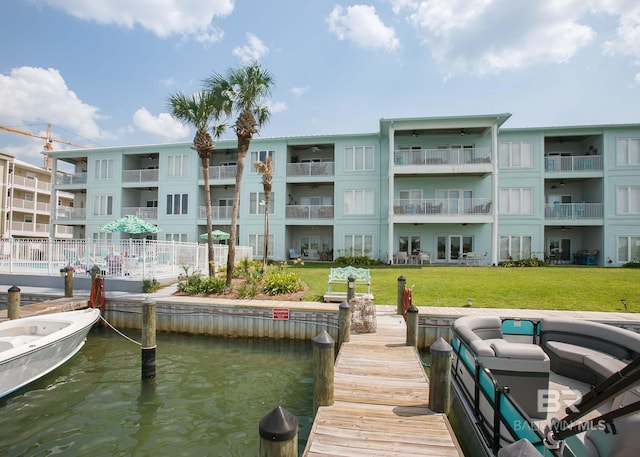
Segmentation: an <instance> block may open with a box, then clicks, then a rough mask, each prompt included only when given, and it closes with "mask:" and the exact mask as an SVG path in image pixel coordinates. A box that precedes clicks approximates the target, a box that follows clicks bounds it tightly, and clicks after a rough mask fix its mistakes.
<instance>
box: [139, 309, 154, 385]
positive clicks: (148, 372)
mask: <svg viewBox="0 0 640 457" xmlns="http://www.w3.org/2000/svg"><path fill="white" fill-rule="evenodd" d="M155 377H156V302H155V300H153V299H152V298H149V297H147V298H145V299H144V300H143V301H142V379H149V378H155Z"/></svg>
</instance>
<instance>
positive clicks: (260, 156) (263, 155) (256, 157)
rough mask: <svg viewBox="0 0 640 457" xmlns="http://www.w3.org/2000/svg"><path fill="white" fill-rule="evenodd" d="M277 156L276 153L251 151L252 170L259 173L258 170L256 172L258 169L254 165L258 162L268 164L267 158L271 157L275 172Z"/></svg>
mask: <svg viewBox="0 0 640 457" xmlns="http://www.w3.org/2000/svg"><path fill="white" fill-rule="evenodd" d="M275 155H276V151H251V170H252V171H253V172H254V173H257V172H258V170H256V167H255V165H254V164H255V163H256V162H262V163H266V161H267V157H271V166H272V167H273V168H274V170H275V166H276V165H275V163H276V161H275Z"/></svg>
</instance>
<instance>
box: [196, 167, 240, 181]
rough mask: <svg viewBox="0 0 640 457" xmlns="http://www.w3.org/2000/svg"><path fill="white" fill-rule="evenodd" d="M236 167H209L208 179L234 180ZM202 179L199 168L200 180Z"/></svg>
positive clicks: (202, 174) (202, 175)
mask: <svg viewBox="0 0 640 457" xmlns="http://www.w3.org/2000/svg"><path fill="white" fill-rule="evenodd" d="M237 170H238V167H237V166H235V165H220V166H215V167H209V179H211V180H216V179H235V178H236V172H237ZM202 178H204V173H203V172H202V168H200V179H202Z"/></svg>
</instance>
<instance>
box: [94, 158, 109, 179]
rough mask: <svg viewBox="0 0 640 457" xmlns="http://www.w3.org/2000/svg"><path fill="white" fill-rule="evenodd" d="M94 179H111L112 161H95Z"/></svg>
mask: <svg viewBox="0 0 640 457" xmlns="http://www.w3.org/2000/svg"><path fill="white" fill-rule="evenodd" d="M95 178H96V179H111V178H113V159H97V160H96V175H95Z"/></svg>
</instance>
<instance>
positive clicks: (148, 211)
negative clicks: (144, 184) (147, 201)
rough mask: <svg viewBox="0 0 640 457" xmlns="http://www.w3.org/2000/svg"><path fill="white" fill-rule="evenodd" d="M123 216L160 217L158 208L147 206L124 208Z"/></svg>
mask: <svg viewBox="0 0 640 457" xmlns="http://www.w3.org/2000/svg"><path fill="white" fill-rule="evenodd" d="M122 215H123V216H136V217H139V218H140V219H144V220H155V219H158V208H147V207H146V206H129V207H124V208H122Z"/></svg>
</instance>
